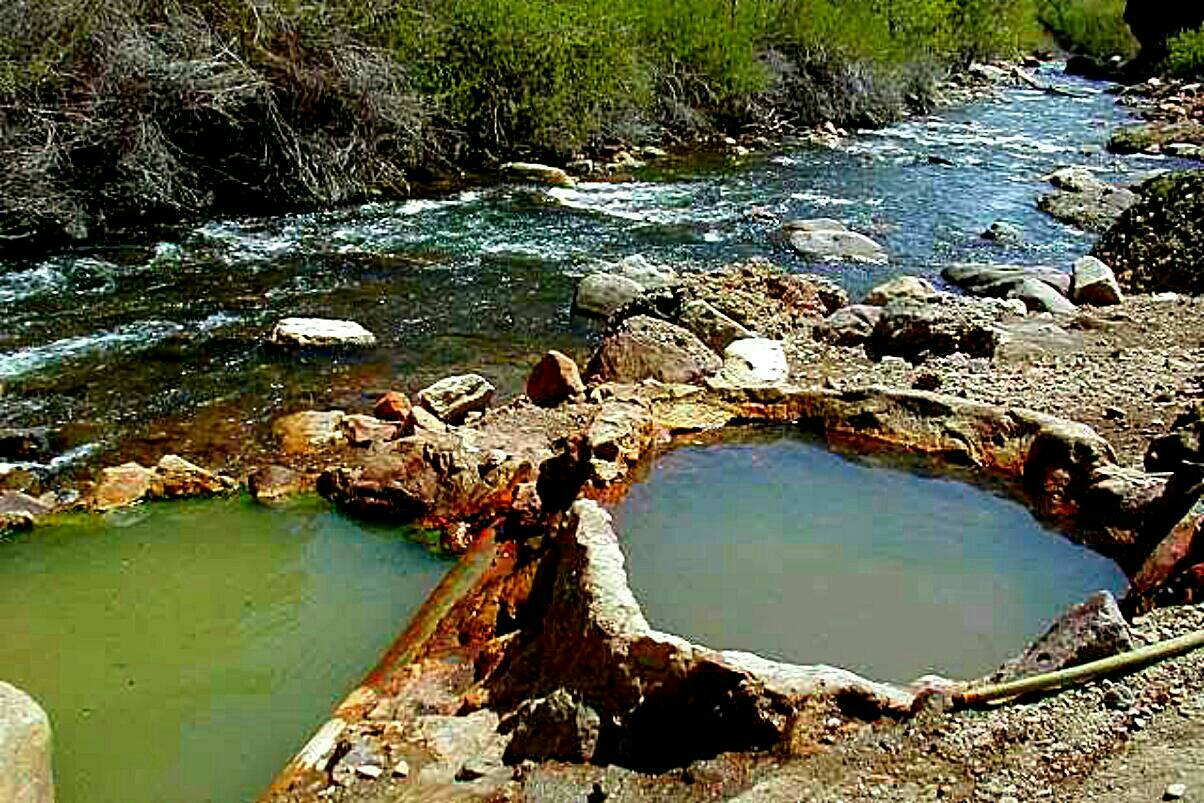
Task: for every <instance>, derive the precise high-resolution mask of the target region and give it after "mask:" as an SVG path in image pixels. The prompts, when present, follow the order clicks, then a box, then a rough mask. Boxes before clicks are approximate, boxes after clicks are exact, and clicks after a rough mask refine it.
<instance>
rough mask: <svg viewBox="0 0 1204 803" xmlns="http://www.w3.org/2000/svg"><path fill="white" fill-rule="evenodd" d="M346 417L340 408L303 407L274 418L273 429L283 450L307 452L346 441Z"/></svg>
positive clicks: (287, 452)
mask: <svg viewBox="0 0 1204 803" xmlns="http://www.w3.org/2000/svg"><path fill="white" fill-rule="evenodd" d="M345 417H346V414H345V413H343V412H342V411H341V410H331V411H329V412H319V411H317V410H306V411H304V412H300V413H293V414H292V415H286V416H285V417H284V418H280V419H277V420H276V422H275V423H274V424H272V432H273V433H274V434H275V435H276V440H277V441H279V443H280V447H281V448H282V449H283V450H284V452H285V453H286V454H309V453H311V452H316V451H320V450H322V449H324V448H326V447H328V446H335V445H338V444H341V443H343V442H345V440H346V439H345V436H344V435H343V429H342V424H343V419H344V418H345Z"/></svg>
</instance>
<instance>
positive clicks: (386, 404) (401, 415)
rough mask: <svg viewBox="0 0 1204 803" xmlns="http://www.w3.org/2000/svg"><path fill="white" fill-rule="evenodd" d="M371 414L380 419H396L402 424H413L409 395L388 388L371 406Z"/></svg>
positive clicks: (412, 409)
mask: <svg viewBox="0 0 1204 803" xmlns="http://www.w3.org/2000/svg"><path fill="white" fill-rule="evenodd" d="M372 415H374V416H376V417H377V418H379V419H380V420H381V421H397V422H398V423H400V424H403V425H405V424H413V421H414V405H412V404H410V397H409V396H406V395H405V394H404V393H399V392H397V391H395V390H390V391H389V392H388V393H386V394H385V395H383V396H381V397H380V398H379V399H377V401H376V406H375V407H373V408H372Z"/></svg>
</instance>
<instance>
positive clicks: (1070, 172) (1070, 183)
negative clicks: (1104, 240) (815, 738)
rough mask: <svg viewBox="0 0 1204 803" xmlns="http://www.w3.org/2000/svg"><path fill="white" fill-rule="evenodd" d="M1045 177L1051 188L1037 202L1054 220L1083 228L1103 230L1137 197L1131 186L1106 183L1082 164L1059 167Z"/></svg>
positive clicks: (1096, 230) (1095, 230)
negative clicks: (1052, 188)
mask: <svg viewBox="0 0 1204 803" xmlns="http://www.w3.org/2000/svg"><path fill="white" fill-rule="evenodd" d="M1049 180H1050V183H1051V184H1053V186H1054V187H1055V189H1054V191H1053V192H1051V193H1048V194H1046V195H1043V196H1042V197H1041V199H1040V200H1039V201H1038V202H1037V206H1038V207H1039V208H1040V209H1041V211H1042V212H1046V213H1047V214H1049V215H1051V216H1052V217H1054V218H1056V219H1057V220H1060V221H1061V222H1063V223H1068V224H1070V225H1072V226H1077V227H1079V228H1081V229H1086V230H1087V231H1094V232H1102V231H1104V230H1106V229H1107V228H1108V227H1109V226H1111V225H1112V223H1113V222H1115V220H1116V219H1117V218H1118V217H1120V216H1121V214H1122V213H1123V212H1124V211H1125V210H1126V209H1128V208H1129V207H1130V206H1132V205H1133V204H1134V202H1136V200H1137V195H1136V194H1135V193H1134V192H1133V191H1132V190H1129V189H1126V188H1125V187H1117V186H1114V185H1112V184H1108V183H1107V182H1105V181H1102V180H1100V179H1099V178H1098V177H1096V175H1095V174H1094V173H1092V172H1091V171H1089V170H1087V169H1086V168H1082V167H1065V168H1062V169H1061V170H1058V171H1056V172H1054V173H1053V174H1052V175H1051V176H1050V179H1049Z"/></svg>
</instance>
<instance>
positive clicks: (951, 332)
mask: <svg viewBox="0 0 1204 803" xmlns="http://www.w3.org/2000/svg"><path fill="white" fill-rule="evenodd" d="M999 341H1000V333H999V330H998V328H997V327H996V326H995V316H994V315H993V313H992V311H991V310H988V309H987V308H985V307H983V306H982V305H980V304H977V303H975V302H972V301H967V300H964V299H955V298H944V299H942V300H941V302H940V303H934V304H892V305H890V306H889V307H885V308H883V311H882V316H881V317H880V318H879V319H878V323H877V325H876V326H875V327H874V333H873V336H872V337H871V338H870V343H869V347H870V349H871V351H872V352H873V353H874V354H875V355H876V356H878V357H883V356H895V357H902V358H904V359H907V360H910V361H912V362H919V361H922V360H924V359H926V358H928V357H938V356H944V355H948V354H956V353H963V354H967V355H969V356H971V357H990V356H992V355H994V353H995V349H996V347H997V346H998V345H999Z"/></svg>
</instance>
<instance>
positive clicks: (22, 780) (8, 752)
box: [0, 682, 54, 803]
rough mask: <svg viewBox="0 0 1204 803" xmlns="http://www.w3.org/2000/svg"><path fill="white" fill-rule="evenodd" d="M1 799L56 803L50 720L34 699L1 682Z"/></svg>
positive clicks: (14, 801) (5, 802) (32, 802)
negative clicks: (52, 770) (52, 769)
mask: <svg viewBox="0 0 1204 803" xmlns="http://www.w3.org/2000/svg"><path fill="white" fill-rule="evenodd" d="M0 800H2V801H4V803H53V802H54V778H53V775H52V773H51V734H50V719H49V717H47V716H46V712H45V711H43V710H42V708H41V706H39V705H38V704H37V703H36V702H35V701H34V700H33V698H32V697H30V696H29V695H28V694H26V693H25V692H23V691H21V690H20V689H18V688H16V687H15V686H10V685H9V684H7V683H4V682H0Z"/></svg>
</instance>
